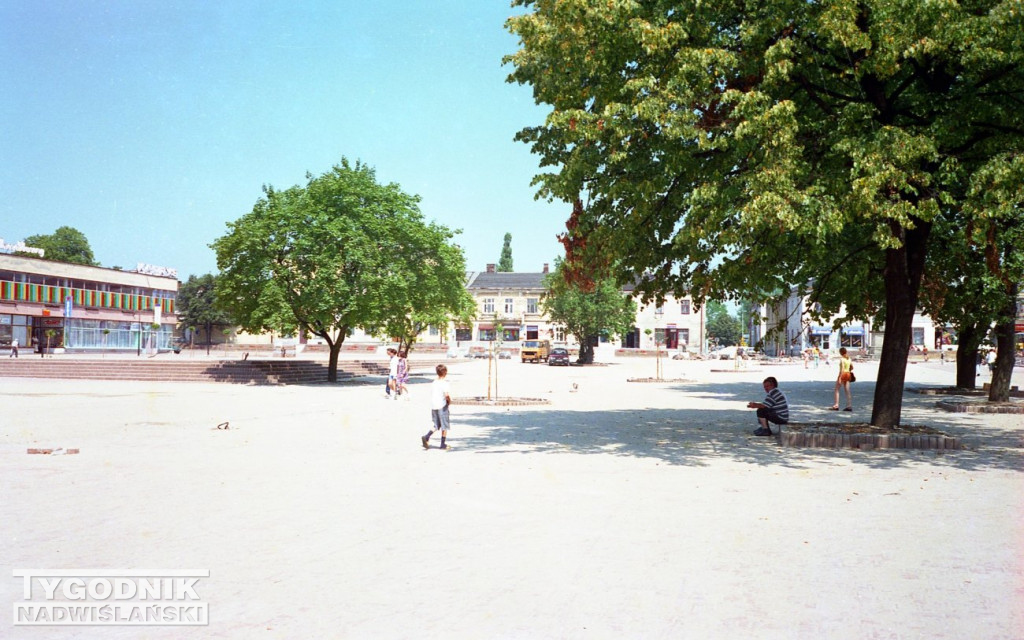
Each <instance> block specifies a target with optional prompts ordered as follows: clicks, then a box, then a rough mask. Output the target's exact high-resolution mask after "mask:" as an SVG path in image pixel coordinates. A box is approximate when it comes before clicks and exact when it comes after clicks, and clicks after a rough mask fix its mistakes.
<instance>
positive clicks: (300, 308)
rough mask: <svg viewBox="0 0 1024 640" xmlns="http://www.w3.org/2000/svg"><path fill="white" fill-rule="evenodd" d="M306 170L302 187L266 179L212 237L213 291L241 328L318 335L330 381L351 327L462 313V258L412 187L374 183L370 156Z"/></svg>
mask: <svg viewBox="0 0 1024 640" xmlns="http://www.w3.org/2000/svg"><path fill="white" fill-rule="evenodd" d="M307 178H308V182H307V184H306V185H305V186H304V187H299V186H295V187H292V188H290V189H287V190H284V191H278V190H276V189H274V188H272V187H265V188H264V196H263V197H262V198H261V199H260V200H259V201H258V202H257V203H256V205H255V206H254V207H253V210H252V212H250V213H248V214H246V215H245V216H243V217H242V218H241V219H239V220H237V221H235V222H232V223H229V224H228V229H229V230H228V233H227V234H226V235H224V236H223V237H221V238H219V239H217V240H216V241H215V242H214V243H213V245H212V246H213V248H214V250H215V251H216V253H217V266H218V268H219V269H220V270H221V276H220V278H219V280H218V298H219V300H220V301H221V302H222V303H223V304H224V306H225V308H226V309H228V310H229V312H230V313H231V314H232V316H233V317H234V318H235V319H236V320H238V321H239V322H240V324H241V325H242V327H243V328H244V329H246V330H247V331H266V330H275V331H287V330H295V329H304V330H306V331H308V332H310V333H312V334H314V335H317V336H320V337H321V338H323V339H324V340H325V341H326V342H327V345H328V347H329V349H330V359H329V365H328V380H329V381H331V382H333V381H335V380H337V366H338V354H339V353H340V351H341V345H342V343H343V342H344V341H345V338H346V337H347V336H348V334H349V333H350V332H351V331H352V329H354V328H357V327H359V328H364V329H369V330H375V329H383V328H384V327H388V326H394V324H395V323H400V324H401V323H404V322H406V321H407V320H408V319H409V318H411V317H418V316H417V315H416V314H420V313H423V314H428V315H430V314H435V313H441V312H444V311H449V312H451V313H459V312H461V307H460V305H461V304H462V302H461V300H462V298H461V297H460V296H459V295H458V292H456V291H454V289H459V290H461V289H463V288H464V275H463V274H462V265H463V264H464V262H463V259H462V254H461V250H460V249H458V248H457V247H452V246H451V245H450V244H449V240H450V239H451V238H452V237H453V235H454V234H453V232H452V231H449V230H448V229H447V228H445V227H443V226H441V225H437V224H434V223H427V222H425V221H424V219H423V216H422V214H421V213H420V210H419V198H418V197H417V196H413V195H409V194H407V193H404V192H403V191H402V190H401V188H400V187H399V186H398V185H397V184H393V183H392V184H387V185H382V184H379V183H378V182H377V179H376V174H375V172H374V170H373V169H372V168H370V167H368V166H367V165H364V164H362V163H360V162H356V163H355V164H352V163H350V162H349V161H348V160H346V159H342V161H341V163H340V164H338V165H336V166H335V167H333V168H332V169H331V170H330V171H328V172H326V173H324V174H323V175H321V176H317V177H313V176H312V175H308V176H307ZM456 272H458V274H459V277H458V279H457V280H456V279H453V277H452V276H451V274H453V273H456ZM431 273H434V274H435V276H436V277H426V276H427V275H429V274H431ZM419 304H426V305H434V306H433V308H418V307H417V305H419ZM447 305H451V308H446V306H447ZM430 317H433V316H430ZM396 333H399V334H400V335H401V334H402V333H403V331H402V330H396Z"/></svg>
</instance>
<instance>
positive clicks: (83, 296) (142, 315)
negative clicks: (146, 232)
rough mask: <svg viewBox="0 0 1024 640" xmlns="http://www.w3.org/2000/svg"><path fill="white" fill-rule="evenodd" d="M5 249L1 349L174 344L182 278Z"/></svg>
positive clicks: (0, 276)
mask: <svg viewBox="0 0 1024 640" xmlns="http://www.w3.org/2000/svg"><path fill="white" fill-rule="evenodd" d="M176 275H177V274H176V273H174V271H173V270H170V269H166V268H162V267H153V266H150V265H144V264H140V265H139V266H138V268H137V269H136V270H134V271H121V270H117V269H106V268H103V267H90V266H85V265H78V264H70V263H66V262H55V261H52V260H45V259H43V258H31V257H23V256H20V255H18V256H15V255H8V254H0V348H9V347H10V345H11V343H12V342H13V341H14V340H17V341H18V345H19V347H20V348H21V349H24V350H25V351H29V350H30V349H31V350H34V351H42V350H47V349H50V350H54V349H64V350H65V351H68V352H103V351H106V352H118V351H120V352H137V353H141V352H144V351H145V352H152V351H156V350H165V349H169V348H171V345H172V340H173V335H174V328H175V325H177V322H178V318H177V315H176V314H175V298H176V296H177V291H178V279H177V277H176Z"/></svg>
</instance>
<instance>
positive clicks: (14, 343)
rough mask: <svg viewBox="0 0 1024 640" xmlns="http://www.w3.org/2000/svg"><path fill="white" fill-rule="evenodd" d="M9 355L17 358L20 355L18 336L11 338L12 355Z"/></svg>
mask: <svg viewBox="0 0 1024 640" xmlns="http://www.w3.org/2000/svg"><path fill="white" fill-rule="evenodd" d="M8 357H9V358H17V357H18V339H17V338H15V339H14V340H11V355H10V356H8Z"/></svg>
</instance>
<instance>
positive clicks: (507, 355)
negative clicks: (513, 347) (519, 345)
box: [498, 351, 512, 360]
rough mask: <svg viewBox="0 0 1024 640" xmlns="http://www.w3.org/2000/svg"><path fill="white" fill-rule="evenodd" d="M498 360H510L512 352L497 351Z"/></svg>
mask: <svg viewBox="0 0 1024 640" xmlns="http://www.w3.org/2000/svg"><path fill="white" fill-rule="evenodd" d="M498 359H499V360H511V359H512V352H511V351H499V352H498Z"/></svg>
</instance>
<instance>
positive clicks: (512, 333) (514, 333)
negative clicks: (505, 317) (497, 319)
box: [501, 327, 519, 342]
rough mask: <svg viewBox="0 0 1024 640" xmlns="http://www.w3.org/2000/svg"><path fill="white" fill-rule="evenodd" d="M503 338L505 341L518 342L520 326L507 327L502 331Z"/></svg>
mask: <svg viewBox="0 0 1024 640" xmlns="http://www.w3.org/2000/svg"><path fill="white" fill-rule="evenodd" d="M501 339H502V340H504V341H505V342H518V341H519V327H514V328H512V329H505V330H504V331H503V332H502V338H501Z"/></svg>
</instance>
